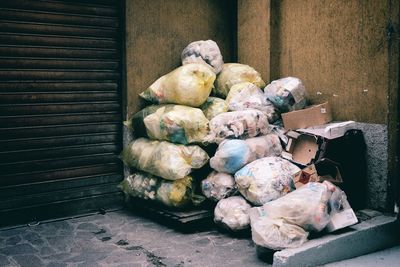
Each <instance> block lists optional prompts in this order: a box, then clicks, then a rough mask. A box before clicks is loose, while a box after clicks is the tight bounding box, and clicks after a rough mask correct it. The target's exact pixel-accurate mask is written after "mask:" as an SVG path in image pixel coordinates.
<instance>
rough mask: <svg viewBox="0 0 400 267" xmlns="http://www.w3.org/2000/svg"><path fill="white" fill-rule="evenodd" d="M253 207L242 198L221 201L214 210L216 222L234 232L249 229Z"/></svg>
mask: <svg viewBox="0 0 400 267" xmlns="http://www.w3.org/2000/svg"><path fill="white" fill-rule="evenodd" d="M250 208H251V206H250V204H249V203H247V202H246V200H245V199H244V198H243V197H241V196H233V197H228V198H225V199H221V200H220V201H219V202H218V204H217V206H216V207H215V210H214V221H215V223H217V224H220V225H222V226H223V227H225V228H228V229H230V230H233V231H237V230H243V229H246V228H248V227H249V224H250V219H249V210H250Z"/></svg>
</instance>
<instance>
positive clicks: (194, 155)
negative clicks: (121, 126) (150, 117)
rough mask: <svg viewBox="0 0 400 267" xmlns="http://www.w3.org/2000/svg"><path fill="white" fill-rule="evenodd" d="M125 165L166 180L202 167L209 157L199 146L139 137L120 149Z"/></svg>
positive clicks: (180, 176)
mask: <svg viewBox="0 0 400 267" xmlns="http://www.w3.org/2000/svg"><path fill="white" fill-rule="evenodd" d="M121 159H122V160H123V162H124V163H125V165H126V166H128V167H131V168H136V169H138V170H142V171H145V172H148V173H151V174H154V175H156V176H160V177H162V178H164V179H168V180H177V179H182V178H184V177H186V176H187V175H189V173H190V172H191V170H192V168H193V169H199V168H201V167H203V166H204V165H205V164H206V163H207V161H208V159H209V157H208V155H207V153H206V152H205V151H204V150H203V149H201V148H200V147H199V146H196V145H191V146H184V145H176V144H172V143H169V142H166V141H151V140H149V139H146V138H139V139H136V140H134V141H133V142H131V143H129V145H128V146H127V147H126V148H125V149H124V150H123V151H122V153H121Z"/></svg>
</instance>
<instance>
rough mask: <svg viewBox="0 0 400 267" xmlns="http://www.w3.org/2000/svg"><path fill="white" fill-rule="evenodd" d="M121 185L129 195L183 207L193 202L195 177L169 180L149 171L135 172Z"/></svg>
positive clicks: (169, 205) (174, 206)
mask: <svg viewBox="0 0 400 267" xmlns="http://www.w3.org/2000/svg"><path fill="white" fill-rule="evenodd" d="M119 187H120V188H121V189H122V191H123V192H124V193H125V195H126V196H128V199H129V197H137V198H141V199H145V200H151V201H154V202H158V203H161V204H163V205H165V206H167V207H173V208H183V207H186V206H188V205H190V204H192V192H193V178H192V177H190V176H186V177H185V178H183V179H178V180H175V181H169V180H165V179H162V178H160V177H156V176H153V175H151V174H148V173H143V172H134V173H132V174H131V175H129V176H128V177H125V179H124V180H123V181H122V182H121V184H120V185H119Z"/></svg>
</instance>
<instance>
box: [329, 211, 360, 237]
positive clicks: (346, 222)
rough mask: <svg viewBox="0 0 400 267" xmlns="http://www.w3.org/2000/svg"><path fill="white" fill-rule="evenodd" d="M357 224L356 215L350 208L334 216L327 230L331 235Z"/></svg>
mask: <svg viewBox="0 0 400 267" xmlns="http://www.w3.org/2000/svg"><path fill="white" fill-rule="evenodd" d="M356 223H358V219H357V216H356V214H355V213H354V211H353V209H352V208H348V209H345V210H343V211H340V212H338V213H335V214H333V215H332V216H331V220H330V222H329V223H328V225H327V226H326V229H327V231H328V232H329V233H330V232H333V231H336V230H339V229H342V228H345V227H347V226H350V225H353V224H356Z"/></svg>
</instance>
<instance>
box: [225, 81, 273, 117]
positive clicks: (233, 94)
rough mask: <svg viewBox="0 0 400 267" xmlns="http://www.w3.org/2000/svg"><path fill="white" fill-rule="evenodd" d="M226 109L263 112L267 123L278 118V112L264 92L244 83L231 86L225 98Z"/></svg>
mask: <svg viewBox="0 0 400 267" xmlns="http://www.w3.org/2000/svg"><path fill="white" fill-rule="evenodd" d="M226 102H227V104H228V109H229V110H231V111H237V110H245V109H257V110H261V111H262V112H264V113H265V114H266V115H267V117H268V121H269V123H274V122H275V121H277V120H278V119H279V118H280V114H279V112H278V110H277V109H276V108H275V107H274V105H273V104H272V102H270V101H269V100H267V97H266V96H265V94H264V92H263V91H262V90H261V89H260V88H259V87H257V86H256V85H254V84H252V83H249V82H244V83H238V84H235V85H234V86H232V88H231V90H230V91H229V94H228V96H227V97H226Z"/></svg>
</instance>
